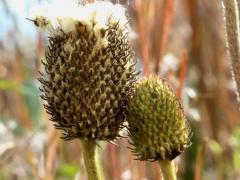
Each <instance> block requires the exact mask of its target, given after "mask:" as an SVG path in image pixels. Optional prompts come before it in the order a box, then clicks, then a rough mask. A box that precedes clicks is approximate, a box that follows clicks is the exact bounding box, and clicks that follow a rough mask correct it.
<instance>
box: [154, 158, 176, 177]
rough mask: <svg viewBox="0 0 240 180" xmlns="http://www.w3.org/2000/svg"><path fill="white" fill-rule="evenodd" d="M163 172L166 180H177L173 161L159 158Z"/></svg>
mask: <svg viewBox="0 0 240 180" xmlns="http://www.w3.org/2000/svg"><path fill="white" fill-rule="evenodd" d="M158 162H159V164H160V168H161V173H162V176H163V179H164V180H177V177H176V171H175V167H174V163H173V161H170V160H159V161H158Z"/></svg>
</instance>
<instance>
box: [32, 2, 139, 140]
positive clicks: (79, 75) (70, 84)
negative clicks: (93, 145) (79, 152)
mask: <svg viewBox="0 0 240 180" xmlns="http://www.w3.org/2000/svg"><path fill="white" fill-rule="evenodd" d="M56 8H57V9H56ZM61 8H62V9H61ZM68 8H69V9H68ZM65 9H66V10H65ZM52 11H56V12H55V13H53V12H52ZM45 12H47V13H45ZM50 12H51V13H50ZM36 14H37V15H36V16H35V17H34V19H33V21H34V23H35V25H37V26H38V27H40V28H41V29H43V30H45V31H47V32H49V34H50V37H49V48H48V51H47V53H46V62H43V64H44V67H45V72H44V73H42V77H41V78H40V82H41V84H42V88H41V91H42V96H41V97H42V99H44V100H46V102H47V104H46V105H45V108H46V109H47V112H48V113H49V114H50V115H51V120H52V121H53V122H55V126H56V128H58V129H62V130H63V131H64V137H63V138H64V139H66V140H69V139H73V138H80V139H87V140H113V139H114V138H116V137H117V136H118V131H119V129H120V128H121V124H122V123H123V121H124V120H125V117H126V107H127V104H128V100H129V96H130V95H131V94H132V92H133V88H134V82H135V81H136V70H135V60H134V55H133V51H132V49H131V47H130V45H129V42H128V32H129V27H128V24H127V19H126V17H125V10H124V8H123V7H122V6H120V5H113V4H111V3H108V2H97V3H93V4H86V5H84V6H83V5H77V4H75V5H73V6H72V5H64V6H60V7H55V6H53V5H50V6H41V7H40V9H38V10H37V13H36Z"/></svg>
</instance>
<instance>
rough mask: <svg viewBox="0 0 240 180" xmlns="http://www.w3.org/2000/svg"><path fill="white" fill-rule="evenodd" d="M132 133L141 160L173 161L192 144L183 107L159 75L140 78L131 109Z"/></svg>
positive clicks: (130, 127)
mask: <svg viewBox="0 0 240 180" xmlns="http://www.w3.org/2000/svg"><path fill="white" fill-rule="evenodd" d="M128 122H129V136H130V138H131V144H132V145H133V151H134V152H135V154H136V156H137V159H139V160H149V161H154V160H172V159H174V158H175V157H176V156H178V155H179V154H180V153H182V152H183V151H184V150H185V149H186V148H187V147H189V146H190V145H191V142H190V133H191V132H190V129H189V127H188V123H187V121H186V118H185V115H184V112H183V109H182V107H181V105H180V103H179V101H178V99H177V98H176V96H175V94H174V93H173V91H172V90H171V88H170V87H169V86H168V85H167V84H166V82H164V81H163V80H161V79H159V78H157V77H149V78H146V79H144V80H142V81H140V82H139V83H138V85H137V87H136V91H135V92H134V94H133V96H132V98H131V100H130V103H129V109H128Z"/></svg>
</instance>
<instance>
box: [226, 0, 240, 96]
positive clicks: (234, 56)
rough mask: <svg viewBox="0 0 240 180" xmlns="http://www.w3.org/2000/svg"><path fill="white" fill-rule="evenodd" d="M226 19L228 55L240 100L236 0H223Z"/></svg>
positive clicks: (239, 33)
mask: <svg viewBox="0 0 240 180" xmlns="http://www.w3.org/2000/svg"><path fill="white" fill-rule="evenodd" d="M223 5H224V8H223V9H224V18H225V28H226V37H227V47H228V54H229V58H230V60H231V68H232V74H233V78H234V81H235V83H236V86H237V92H236V93H237V96H238V98H240V97H239V96H240V44H239V40H240V39H239V37H240V32H239V13H238V5H237V1H236V0H223Z"/></svg>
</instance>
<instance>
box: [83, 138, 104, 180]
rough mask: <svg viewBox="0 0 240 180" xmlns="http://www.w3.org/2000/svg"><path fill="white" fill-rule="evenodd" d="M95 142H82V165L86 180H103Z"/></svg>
mask: <svg viewBox="0 0 240 180" xmlns="http://www.w3.org/2000/svg"><path fill="white" fill-rule="evenodd" d="M96 147H97V144H96V142H95V141H85V140H82V148H83V156H84V163H85V167H86V171H87V175H88V180H103V177H102V172H101V168H100V164H99V160H98V152H97V148H96Z"/></svg>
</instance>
